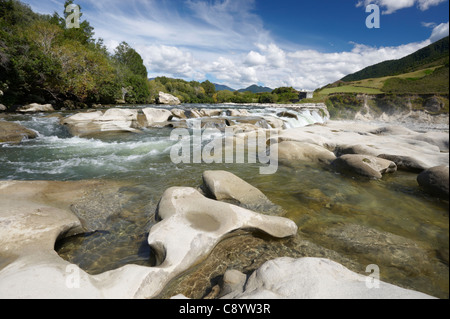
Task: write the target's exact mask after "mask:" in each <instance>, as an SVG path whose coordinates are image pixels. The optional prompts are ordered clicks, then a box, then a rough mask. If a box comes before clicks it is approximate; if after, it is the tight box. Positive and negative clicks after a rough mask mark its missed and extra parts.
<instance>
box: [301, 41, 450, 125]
mask: <svg viewBox="0 0 450 319" xmlns="http://www.w3.org/2000/svg"><path fill="white" fill-rule="evenodd" d="M448 43H449V37H446V38H444V39H442V40H440V41H437V42H435V43H433V44H431V45H430V46H428V47H426V48H423V49H421V50H419V51H417V52H415V53H413V54H411V55H409V56H407V57H405V58H403V59H400V60H395V61H386V62H382V63H379V64H376V65H373V66H370V67H368V68H365V69H364V70H361V71H359V72H356V73H354V74H350V75H348V76H346V77H344V78H343V79H342V80H340V81H337V82H335V83H331V84H329V85H327V86H325V87H323V88H321V89H318V90H316V92H315V94H314V99H313V100H305V101H303V102H324V103H326V104H327V106H328V108H329V111H330V113H331V115H332V117H334V118H339V117H351V116H352V114H355V112H358V111H361V110H362V108H363V106H364V105H365V104H366V103H369V106H370V108H371V110H372V111H374V112H375V113H380V112H387V113H395V112H397V111H401V110H403V111H405V110H408V109H410V108H412V109H413V110H417V111H427V112H428V113H430V114H443V113H445V114H447V113H448V112H449V98H448V96H449V45H448ZM364 96H366V97H368V96H369V98H368V99H367V98H365V97H364Z"/></svg>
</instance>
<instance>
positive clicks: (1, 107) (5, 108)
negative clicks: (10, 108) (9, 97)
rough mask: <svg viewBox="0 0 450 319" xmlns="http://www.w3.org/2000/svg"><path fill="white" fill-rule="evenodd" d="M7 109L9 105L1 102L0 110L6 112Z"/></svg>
mask: <svg viewBox="0 0 450 319" xmlns="http://www.w3.org/2000/svg"><path fill="white" fill-rule="evenodd" d="M6 110H7V107H6V106H4V105H3V104H0V112H4V111H6Z"/></svg>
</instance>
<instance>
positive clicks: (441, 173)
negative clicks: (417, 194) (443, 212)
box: [417, 166, 449, 199]
mask: <svg viewBox="0 0 450 319" xmlns="http://www.w3.org/2000/svg"><path fill="white" fill-rule="evenodd" d="M417 182H418V183H419V185H420V186H421V187H422V188H423V189H424V190H425V191H426V192H427V193H429V194H430V195H434V196H436V197H441V198H444V199H448V197H449V167H448V166H437V167H432V168H430V169H427V170H425V171H423V172H422V173H421V174H419V176H418V177H417Z"/></svg>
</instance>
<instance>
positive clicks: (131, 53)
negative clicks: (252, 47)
mask: <svg viewBox="0 0 450 319" xmlns="http://www.w3.org/2000/svg"><path fill="white" fill-rule="evenodd" d="M72 4H73V0H68V1H66V2H65V4H64V8H62V12H63V13H62V15H60V14H59V13H57V12H55V13H54V14H53V15H42V14H38V13H35V12H33V11H32V9H31V8H30V7H29V6H28V5H26V4H23V3H22V2H20V1H18V0H0V103H1V104H4V105H6V106H7V107H8V109H10V110H14V109H15V108H16V107H18V106H20V105H24V104H28V103H50V104H52V105H54V107H55V108H56V109H61V108H65V109H75V108H87V107H91V106H92V105H94V104H104V105H111V104H117V103H127V104H151V103H154V102H155V101H156V99H157V97H158V95H159V92H161V91H162V92H165V93H170V94H172V95H174V96H177V97H178V98H179V99H180V100H181V102H183V103H228V102H232V103H287V102H292V101H293V100H296V99H298V92H297V91H295V90H294V89H293V88H279V89H276V90H274V91H273V92H272V93H252V92H237V91H236V92H231V91H216V88H215V85H214V84H213V83H211V82H210V81H204V82H202V83H200V82H197V81H190V82H188V81H184V80H180V79H170V78H167V77H158V78H156V79H152V80H149V79H148V72H147V69H146V67H145V65H144V61H143V59H142V57H141V56H140V55H139V53H138V52H136V50H135V49H133V48H132V47H131V46H130V45H129V44H127V43H126V42H122V43H121V44H120V45H119V46H118V47H117V48H116V49H115V50H114V52H113V53H110V52H109V51H108V49H107V47H106V46H105V44H104V41H103V40H102V39H95V38H94V34H95V33H94V28H93V27H92V26H91V25H90V24H89V22H88V21H86V20H83V19H82V13H81V14H80V24H79V28H70V27H68V26H67V25H66V19H67V18H68V16H69V13H67V12H65V10H64V9H65V8H66V7H67V6H69V5H72Z"/></svg>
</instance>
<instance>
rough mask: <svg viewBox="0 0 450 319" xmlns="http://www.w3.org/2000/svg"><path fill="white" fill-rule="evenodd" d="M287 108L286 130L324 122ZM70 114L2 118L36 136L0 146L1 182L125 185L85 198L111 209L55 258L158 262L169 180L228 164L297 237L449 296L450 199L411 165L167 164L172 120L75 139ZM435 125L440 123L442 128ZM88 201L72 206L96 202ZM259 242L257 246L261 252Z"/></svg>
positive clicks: (113, 263) (90, 263)
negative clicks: (355, 173)
mask: <svg viewBox="0 0 450 319" xmlns="http://www.w3.org/2000/svg"><path fill="white" fill-rule="evenodd" d="M142 107H155V106H142ZM185 107H186V106H185ZM188 107H192V108H193V107H195V108H213V107H214V108H218V106H209V105H193V106H188ZM221 107H223V108H239V109H243V108H246V109H247V110H248V111H249V112H250V113H252V114H254V115H255V116H260V115H267V114H270V115H271V116H277V114H280V109H261V108H258V107H254V106H252V107H249V106H221ZM289 111H290V112H296V115H297V117H296V118H293V117H287V118H284V121H285V122H286V123H287V124H286V125H287V127H288V128H296V127H305V126H308V125H322V124H324V123H326V122H327V121H328V119H327V118H325V117H324V116H323V114H320V113H319V112H310V111H308V112H302V111H293V110H289ZM71 114H73V112H55V113H54V114H52V115H50V116H49V114H33V115H10V116H7V117H6V118H5V119H6V120H8V121H13V122H16V123H19V124H21V125H23V126H25V127H27V128H30V129H33V130H35V131H37V132H38V138H36V139H33V140H28V141H24V142H23V143H21V144H19V145H6V144H5V145H0V163H1V168H0V180H23V181H33V180H49V181H80V180H106V181H108V180H111V181H116V182H117V181H119V182H122V183H123V186H122V187H120V188H119V191H118V192H117V193H115V194H108V193H107V192H105V193H99V194H93V195H92V198H91V203H93V202H96V203H102V201H103V202H104V206H106V207H107V208H108V209H111V210H115V211H116V214H114V218H112V219H111V220H110V221H109V223H107V224H106V225H105V227H104V229H100V230H98V231H95V232H90V233H86V234H83V235H78V236H75V237H70V238H66V239H64V240H62V241H60V242H58V243H57V245H56V247H55V249H56V250H57V252H58V253H59V254H60V256H62V257H63V258H64V259H66V260H69V261H70V262H73V263H75V264H78V265H79V266H80V267H81V268H82V269H84V270H85V271H87V272H88V273H90V274H99V273H103V272H105V271H108V270H112V269H117V268H119V267H121V266H123V265H126V264H139V265H145V266H149V267H151V266H153V265H155V260H154V258H153V256H152V252H151V250H150V248H149V247H148V246H147V245H146V238H147V236H148V232H149V229H150V228H151V226H152V225H154V223H155V220H154V212H155V209H156V206H157V204H158V201H159V199H160V198H161V196H162V194H163V193H164V191H165V190H166V189H168V188H170V187H172V186H187V187H199V186H201V184H202V173H203V172H204V171H205V170H226V171H229V172H231V173H233V174H235V175H237V176H239V177H240V178H242V179H244V180H245V181H247V182H248V183H250V184H251V185H253V186H255V187H256V188H258V189H260V190H261V191H262V192H263V193H264V194H265V195H266V196H267V197H268V198H269V199H270V200H271V201H272V202H273V203H274V204H277V205H279V206H280V207H281V208H282V209H283V211H284V216H285V217H288V218H290V219H291V220H293V221H295V222H296V224H297V225H298V227H299V236H300V237H301V238H302V239H304V240H307V241H309V242H311V243H313V244H315V245H318V246H320V247H323V248H324V249H327V250H330V251H333V252H336V253H338V254H339V255H341V256H343V257H345V258H346V259H348V260H351V261H352V262H354V263H355V265H357V266H356V267H359V269H357V270H359V272H361V273H363V272H364V271H365V268H366V266H368V265H371V264H375V265H378V266H379V268H380V272H381V279H382V280H384V281H387V282H390V283H393V284H397V285H400V286H403V287H406V288H410V289H414V290H417V291H421V292H424V293H427V294H430V295H433V296H435V297H439V298H448V297H449V287H448V282H449V275H448V251H449V223H448V211H449V204H448V201H445V200H440V199H437V198H435V197H433V196H430V195H428V194H426V193H424V192H423V191H422V190H421V189H420V188H419V187H418V186H417V181H416V178H417V174H416V173H411V172H404V171H397V172H396V173H394V174H390V175H386V176H384V177H383V179H381V180H369V179H359V178H354V177H346V176H342V175H340V174H337V173H336V172H334V171H332V170H330V169H324V167H322V166H320V165H317V164H313V163H304V164H302V165H297V166H295V167H284V166H280V167H279V168H278V170H277V172H276V173H275V174H271V175H261V174H260V170H259V169H260V167H261V164H259V163H243V164H234V163H230V164H217V163H213V164H204V163H203V164H195V163H190V164H183V163H179V164H174V163H173V161H171V158H170V151H171V148H172V146H173V145H174V143H175V142H174V141H172V140H170V134H171V131H172V128H149V129H145V130H143V133H141V134H130V133H127V134H124V133H120V134H106V135H103V136H96V137H92V138H80V137H73V136H71V135H70V134H69V132H68V130H67V128H66V127H64V126H63V125H61V124H60V116H69V115H71ZM280 118H282V117H280ZM282 119H283V118H282ZM349 125H351V124H350V123H349ZM410 128H411V127H410ZM433 129H434V128H433V127H428V128H427V130H433ZM435 129H436V130H438V131H442V130H445V128H442V126H439V127H437V128H435ZM421 130H423V127H421ZM87 202H88V200H87V201H86V205H85V206H83V205H80V204H79V205H78V206H76V207H74V208H73V209H79V210H83V209H84V210H88V209H94V208H93V207H95V205H88V203H87ZM286 245H289V248H290V249H286V250H283V249H279V252H278V253H276V254H279V255H282V256H291V257H297V255H301V252H299V249H300V248H299V247H293V245H294V244H292V242H291V243H286ZM258 249H260V251H258V254H263V253H264V251H261V249H263V248H258ZM271 257H273V256H271ZM245 262H246V263H248V261H245Z"/></svg>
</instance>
